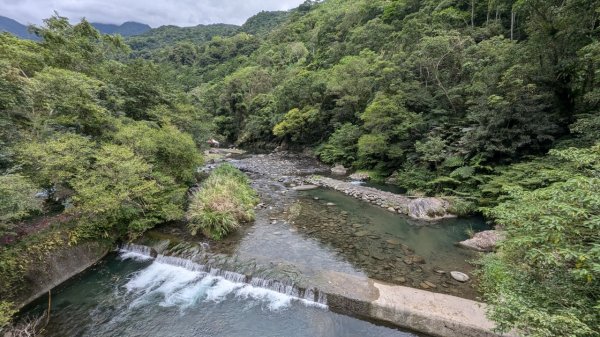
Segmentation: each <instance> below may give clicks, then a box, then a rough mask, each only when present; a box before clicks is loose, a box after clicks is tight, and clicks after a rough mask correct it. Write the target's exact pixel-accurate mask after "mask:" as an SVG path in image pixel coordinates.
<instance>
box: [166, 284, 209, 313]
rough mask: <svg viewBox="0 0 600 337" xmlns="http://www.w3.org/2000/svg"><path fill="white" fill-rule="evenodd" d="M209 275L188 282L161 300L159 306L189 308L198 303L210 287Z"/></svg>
mask: <svg viewBox="0 0 600 337" xmlns="http://www.w3.org/2000/svg"><path fill="white" fill-rule="evenodd" d="M214 281H215V280H214V279H213V278H211V277H208V276H207V277H204V278H203V279H201V280H200V281H199V282H195V283H193V284H190V285H189V286H187V287H184V288H182V289H180V290H178V291H176V292H174V293H172V294H170V295H168V296H166V297H165V299H164V301H163V302H161V306H165V307H171V306H178V307H181V308H182V309H186V308H189V307H191V306H193V305H194V304H196V303H198V302H199V301H200V299H202V297H204V296H205V295H206V293H207V292H208V290H209V289H210V287H211V286H212V285H213V283H214Z"/></svg>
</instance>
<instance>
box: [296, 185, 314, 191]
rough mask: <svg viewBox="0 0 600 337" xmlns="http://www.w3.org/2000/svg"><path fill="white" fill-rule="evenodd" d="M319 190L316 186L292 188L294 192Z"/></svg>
mask: <svg viewBox="0 0 600 337" xmlns="http://www.w3.org/2000/svg"><path fill="white" fill-rule="evenodd" d="M317 188H319V186H317V185H310V184H309V185H300V186H296V187H294V190H296V191H310V190H314V189H317Z"/></svg>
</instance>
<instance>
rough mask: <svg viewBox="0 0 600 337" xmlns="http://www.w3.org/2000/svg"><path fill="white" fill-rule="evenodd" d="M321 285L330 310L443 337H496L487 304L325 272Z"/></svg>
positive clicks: (319, 280) (320, 281)
mask: <svg viewBox="0 0 600 337" xmlns="http://www.w3.org/2000/svg"><path fill="white" fill-rule="evenodd" d="M316 281H317V283H319V285H318V287H319V289H320V290H321V291H323V292H325V293H326V294H327V303H328V305H329V308H330V309H331V310H333V311H336V312H339V313H341V314H347V315H353V316H359V317H364V318H367V319H374V320H378V321H382V322H386V323H390V324H393V325H396V326H398V327H402V328H407V329H410V330H413V331H416V332H422V333H425V334H428V335H432V336H441V337H496V336H514V335H513V334H505V335H501V334H498V333H495V332H493V331H492V330H493V329H494V323H493V322H491V321H490V320H489V319H487V317H486V316H485V304H483V303H479V302H476V301H471V300H467V299H463V298H459V297H455V296H450V295H445V294H438V293H433V292H429V291H425V290H420V289H414V288H409V287H403V286H397V285H390V284H386V283H382V282H379V281H375V280H372V279H368V278H361V277H356V276H352V275H348V274H343V273H337V272H329V271H328V272H323V273H322V274H321V275H320V276H319V277H318V278H317V280H316Z"/></svg>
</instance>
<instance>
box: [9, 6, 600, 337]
mask: <svg viewBox="0 0 600 337" xmlns="http://www.w3.org/2000/svg"><path fill="white" fill-rule="evenodd" d="M599 17H600V1H598V0H560V1H559V0H518V1H515V0H489V1H481V0H479V1H475V0H469V1H467V0H447V1H439V0H325V1H323V2H319V1H306V2H305V3H304V4H302V5H301V6H299V7H298V8H296V9H294V10H291V11H289V12H271V13H269V12H265V13H261V14H259V15H257V16H255V17H253V18H251V19H250V20H248V22H247V23H246V24H245V25H244V26H242V27H236V26H229V25H209V26H198V27H192V28H177V27H162V28H160V29H157V30H152V31H150V32H148V33H146V34H144V35H141V36H138V37H134V38H129V39H128V40H126V41H125V42H124V41H123V40H121V39H119V38H115V37H110V36H103V35H99V34H98V32H97V31H95V30H94V29H93V27H91V26H90V24H89V23H87V22H85V21H84V22H82V23H80V24H77V25H75V26H71V25H69V24H68V22H67V21H66V19H63V18H52V19H49V20H48V21H47V22H46V26H45V27H42V28H38V29H36V33H37V34H38V35H39V36H40V37H41V42H40V43H35V42H31V41H23V40H19V39H17V38H14V37H12V36H10V35H8V34H2V35H0V45H1V48H0V110H1V111H2V117H0V123H2V125H1V127H0V132H1V134H0V142H1V147H0V151H1V152H0V169H2V172H3V175H2V176H0V179H2V183H1V184H0V185H1V186H2V188H3V189H4V190H5V191H6V192H5V193H3V195H2V196H1V198H3V199H2V200H4V199H6V200H9V201H10V202H5V203H3V204H4V205H3V206H0V207H6V210H3V212H2V213H3V214H5V215H2V218H0V224H2V225H3V227H2V228H3V229H2V231H1V232H0V234H2V235H5V236H7V237H9V236H10V235H12V234H11V233H12V232H14V231H11V229H14V228H15V226H17V224H18V223H19V221H21V220H22V219H26V218H27V217H29V216H31V215H35V214H40V213H41V212H48V210H47V209H46V210H42V208H41V205H40V204H39V203H38V202H37V201H36V200H38V199H35V198H33V192H34V191H38V190H40V189H46V191H47V192H48V193H50V194H51V195H52V198H53V199H54V200H56V205H54V206H53V207H54V208H53V212H64V214H68V218H69V221H68V226H64V227H60V230H62V231H67V232H68V235H67V236H66V237H68V239H66V241H65V242H68V241H77V240H84V239H90V238H92V239H96V238H112V237H123V236H125V237H130V238H131V237H135V236H136V235H138V234H140V233H142V232H143V231H144V230H145V229H147V228H150V227H152V226H153V225H155V224H158V223H160V222H164V221H169V220H173V219H178V218H181V217H182V216H183V212H184V194H185V190H186V187H187V186H188V185H189V184H191V183H193V182H194V177H193V176H192V172H194V168H195V166H196V165H197V164H198V163H199V161H200V158H199V156H198V152H197V147H199V146H201V144H203V143H204V142H205V140H206V139H207V138H209V137H215V138H217V139H219V140H221V141H223V142H225V143H229V144H232V145H236V146H240V147H243V148H247V149H250V150H268V151H271V150H274V149H276V148H279V149H289V150H296V151H302V150H306V149H308V150H312V151H313V152H314V153H315V154H316V155H317V156H318V157H319V158H320V160H322V161H323V162H325V163H327V164H343V165H345V166H346V167H350V168H352V169H355V170H365V171H367V172H368V173H369V174H371V175H372V176H373V177H389V181H391V182H393V183H395V184H397V185H400V186H402V187H405V188H406V189H408V190H409V193H410V194H412V195H441V196H449V197H455V198H458V199H459V200H460V201H457V205H459V206H460V207H459V208H460V211H461V212H462V213H465V214H466V213H472V212H482V213H483V214H484V215H486V217H487V218H488V219H489V220H490V221H493V222H494V223H495V224H497V225H498V226H499V227H501V228H503V229H504V230H505V232H506V235H507V238H506V240H504V242H503V243H502V244H501V245H500V247H499V248H498V251H497V252H496V253H494V254H490V255H488V256H486V257H485V258H484V259H483V260H482V261H480V263H481V264H482V265H481V273H482V275H481V277H482V279H483V282H482V288H483V290H484V292H485V296H486V300H487V302H488V303H490V304H491V309H490V317H492V318H493V319H494V320H496V321H497V322H499V323H500V326H501V327H502V328H503V329H505V330H510V329H511V328H519V329H521V331H523V332H525V334H526V335H531V336H598V335H599V334H600V331H599V330H598V326H599V325H600V194H599V193H598V191H600V141H599V139H598V135H599V134H600V89H599V88H600V86H599V85H598V83H599V81H600V42H599V41H598V39H599V38H600V31H599V25H600V19H599ZM127 44H128V45H129V46H130V47H128V46H127ZM129 48H131V49H132V50H133V52H131V53H130V50H129ZM5 186H6V187H5ZM6 261H9V260H6ZM10 263H12V262H4V260H3V262H2V264H0V274H1V275H11V277H13V276H12V275H13V274H14V273H18V266H17V263H16V262H15V263H13V264H12V265H11V264H10ZM11 268H13V269H11ZM15 275H17V276H15V277H16V278H18V274H15ZM0 294H2V298H4V295H5V294H4V293H2V292H0Z"/></svg>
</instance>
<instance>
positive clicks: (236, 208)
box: [187, 164, 258, 240]
mask: <svg viewBox="0 0 600 337" xmlns="http://www.w3.org/2000/svg"><path fill="white" fill-rule="evenodd" d="M257 203H258V197H257V195H256V192H255V191H254V190H253V189H252V187H250V180H249V179H248V177H247V176H246V175H245V174H244V173H242V172H241V171H240V170H238V169H236V168H235V167H233V166H232V165H230V164H223V165H221V166H219V167H218V168H216V169H215V170H214V171H213V172H212V173H211V175H210V176H209V177H208V179H206V181H204V183H202V187H201V189H200V190H199V191H198V192H196V193H194V195H193V196H192V198H191V201H190V206H189V209H188V212H187V219H188V221H189V224H188V227H189V229H190V231H191V233H192V235H196V234H197V233H198V232H202V233H203V234H204V235H206V236H208V237H210V238H212V239H215V240H220V239H222V238H223V237H225V236H226V235H228V234H229V233H231V232H232V231H234V230H236V229H237V228H239V227H240V225H241V224H242V223H243V222H248V221H252V220H254V206H255V205H256V204H257Z"/></svg>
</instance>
